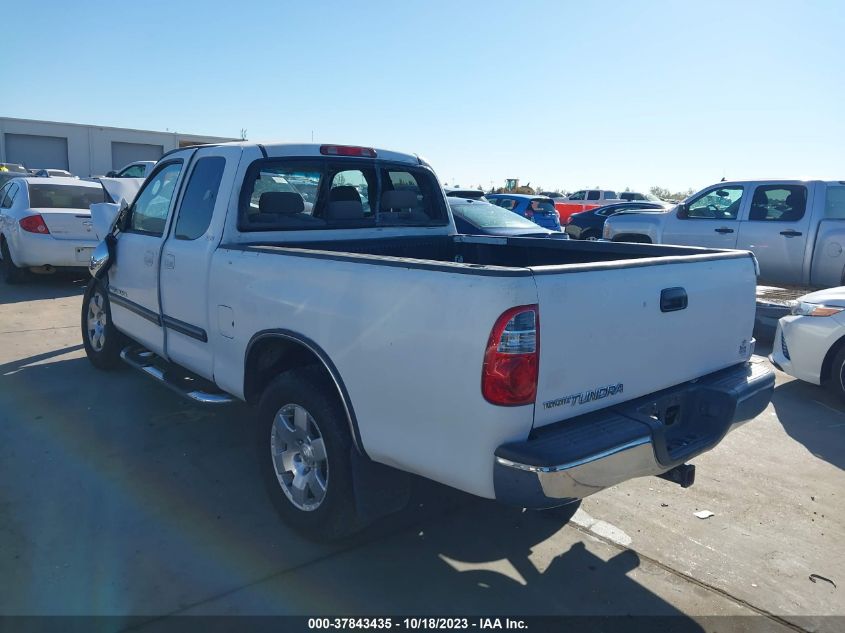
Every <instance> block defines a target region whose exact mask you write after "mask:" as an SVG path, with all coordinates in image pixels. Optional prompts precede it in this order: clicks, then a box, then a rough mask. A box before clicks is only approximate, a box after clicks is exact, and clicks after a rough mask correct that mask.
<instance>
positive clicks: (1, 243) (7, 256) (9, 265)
mask: <svg viewBox="0 0 845 633" xmlns="http://www.w3.org/2000/svg"><path fill="white" fill-rule="evenodd" d="M0 256H2V258H3V261H2V262H0V268H2V270H0V274H2V276H3V281H5V282H6V283H7V284H19V283H22V282H24V281H26V277H27V273H28V272H29V271H27V270H26V268H19V267H18V266H16V265H15V262H13V261H12V255H11V253H9V245H8V244H6V239H5V238H0Z"/></svg>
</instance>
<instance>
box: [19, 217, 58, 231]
mask: <svg viewBox="0 0 845 633" xmlns="http://www.w3.org/2000/svg"><path fill="white" fill-rule="evenodd" d="M18 224H20V225H21V228H22V229H23V230H24V231H27V232H29V233H42V234H44V235H47V234H48V233H50V229H48V228H47V225H46V224H44V218H42V217H41V216H40V215H30V216H27V217H25V218H24V219H22V220H21V221H20V222H18Z"/></svg>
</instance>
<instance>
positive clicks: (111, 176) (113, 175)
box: [106, 169, 117, 178]
mask: <svg viewBox="0 0 845 633" xmlns="http://www.w3.org/2000/svg"><path fill="white" fill-rule="evenodd" d="M115 176H117V172H116V171H115V170H114V169H112V170H111V171H107V172H106V178H114V177H115Z"/></svg>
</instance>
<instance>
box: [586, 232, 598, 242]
mask: <svg viewBox="0 0 845 633" xmlns="http://www.w3.org/2000/svg"><path fill="white" fill-rule="evenodd" d="M599 237H601V236H600V235H599V234H598V233H597V232H596V231H584V232H583V233H582V234H581V239H582V240H587V241H588V242H594V241H596V240H597V239H599Z"/></svg>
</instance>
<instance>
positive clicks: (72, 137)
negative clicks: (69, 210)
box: [0, 117, 238, 177]
mask: <svg viewBox="0 0 845 633" xmlns="http://www.w3.org/2000/svg"><path fill="white" fill-rule="evenodd" d="M234 140H238V139H234V138H224V137H218V136H203V135H200V134H183V133H181V132H153V131H149V130H133V129H128V128H118V127H102V126H98V125H81V124H78V123H59V122H56V121H34V120H31V119H13V118H5V117H0V162H2V163H20V164H22V165H24V166H25V167H27V168H28V169H41V168H54V169H66V170H68V171H70V172H71V173H73V174H75V175H77V176H82V177H86V176H95V175H103V174H105V173H106V172H108V171H110V170H112V169H120V168H121V167H123V166H124V165H126V164H127V163H131V162H132V161H136V160H158V159H159V157H161V155H162V154H164V153H165V152H168V151H170V150H172V149H176V148H177V147H185V146H186V145H197V144H201V143H220V142H225V141H234Z"/></svg>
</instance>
